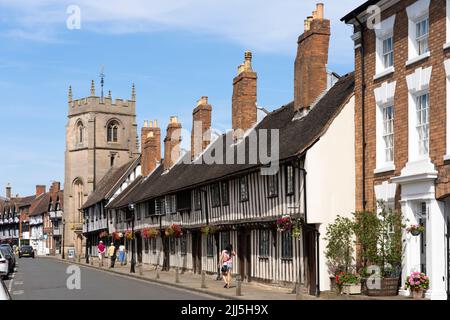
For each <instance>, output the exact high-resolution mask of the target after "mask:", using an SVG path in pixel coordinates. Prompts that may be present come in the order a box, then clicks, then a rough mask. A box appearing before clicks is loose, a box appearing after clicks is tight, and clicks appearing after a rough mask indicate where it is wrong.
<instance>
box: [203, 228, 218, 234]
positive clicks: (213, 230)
mask: <svg viewBox="0 0 450 320" xmlns="http://www.w3.org/2000/svg"><path fill="white" fill-rule="evenodd" d="M218 230H219V228H217V227H216V226H204V227H202V228H201V232H202V233H203V234H204V235H208V234H214V233H216V232H217V231H218Z"/></svg>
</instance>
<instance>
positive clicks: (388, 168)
mask: <svg viewBox="0 0 450 320" xmlns="http://www.w3.org/2000/svg"><path fill="white" fill-rule="evenodd" d="M394 170H395V165H394V164H393V163H391V164H386V165H385V166H384V167H381V168H377V169H375V170H374V171H373V173H374V174H379V173H385V172H389V171H394Z"/></svg>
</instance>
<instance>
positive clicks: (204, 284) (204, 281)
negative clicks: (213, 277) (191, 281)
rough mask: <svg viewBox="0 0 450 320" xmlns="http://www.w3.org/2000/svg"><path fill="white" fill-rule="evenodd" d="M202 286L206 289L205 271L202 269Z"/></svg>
mask: <svg viewBox="0 0 450 320" xmlns="http://www.w3.org/2000/svg"><path fill="white" fill-rule="evenodd" d="M202 288H203V289H206V288H207V287H206V273H205V271H202Z"/></svg>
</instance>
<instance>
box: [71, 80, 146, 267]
mask: <svg viewBox="0 0 450 320" xmlns="http://www.w3.org/2000/svg"><path fill="white" fill-rule="evenodd" d="M135 98H136V94H135V89H134V85H133V88H132V93H131V100H122V99H115V101H112V98H111V92H109V94H108V96H107V97H104V98H103V99H102V98H101V97H98V96H96V95H95V87H94V81H92V83H91V94H90V96H88V97H86V98H82V99H78V100H73V99H72V88H71V87H69V97H68V103H69V110H68V121H67V125H66V150H65V167H64V170H65V183H64V216H65V236H64V242H65V243H64V248H65V254H66V257H68V253H69V250H70V249H75V257H76V258H81V256H83V255H84V252H85V251H84V249H83V248H84V247H85V243H84V241H83V236H82V232H83V224H82V223H83V214H82V211H81V210H80V208H81V207H82V205H83V204H84V202H85V201H86V200H87V198H88V196H89V195H90V193H91V192H92V191H93V190H95V186H96V185H97V184H98V182H99V181H100V180H101V179H102V178H103V176H104V175H105V173H106V172H107V171H108V170H109V169H110V168H111V167H112V166H122V165H123V164H125V163H127V162H128V161H130V160H131V159H132V158H134V157H136V156H138V152H139V149H138V136H137V124H136V102H135Z"/></svg>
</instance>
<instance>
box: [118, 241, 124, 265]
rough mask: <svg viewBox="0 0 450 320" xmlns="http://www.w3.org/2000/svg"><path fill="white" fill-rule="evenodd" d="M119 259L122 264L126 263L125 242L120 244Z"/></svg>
mask: <svg viewBox="0 0 450 320" xmlns="http://www.w3.org/2000/svg"><path fill="white" fill-rule="evenodd" d="M119 261H120V265H121V266H123V265H124V264H125V246H124V245H123V244H121V245H120V246H119Z"/></svg>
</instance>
